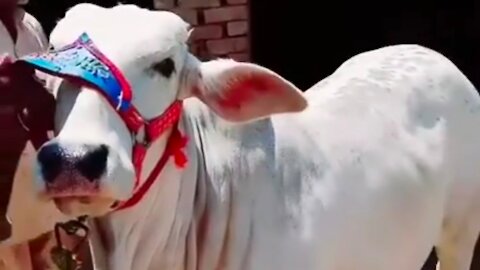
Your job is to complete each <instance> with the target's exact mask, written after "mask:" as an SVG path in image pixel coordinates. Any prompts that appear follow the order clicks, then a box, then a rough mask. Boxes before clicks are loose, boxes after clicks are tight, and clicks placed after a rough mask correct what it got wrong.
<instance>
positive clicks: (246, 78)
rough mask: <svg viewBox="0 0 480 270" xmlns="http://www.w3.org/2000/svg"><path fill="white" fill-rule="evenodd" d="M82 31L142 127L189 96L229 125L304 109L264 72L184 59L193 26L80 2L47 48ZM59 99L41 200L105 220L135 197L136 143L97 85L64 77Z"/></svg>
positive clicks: (42, 160) (42, 154)
mask: <svg viewBox="0 0 480 270" xmlns="http://www.w3.org/2000/svg"><path fill="white" fill-rule="evenodd" d="M83 33H87V34H88V37H89V38H90V39H91V40H92V41H93V43H94V44H95V47H96V48H98V50H99V51H101V52H102V53H103V54H104V55H105V56H106V57H107V58H108V59H109V60H110V61H111V62H112V63H113V64H114V65H115V66H116V67H117V68H118V69H119V70H120V72H121V73H122V74H123V76H124V77H125V78H126V80H127V81H128V82H129V84H130V86H131V89H132V92H133V99H132V105H133V106H135V107H136V109H137V110H138V111H139V113H140V114H141V116H142V117H143V118H144V119H152V118H155V117H157V116H159V115H162V113H164V111H165V110H166V108H168V107H169V106H170V105H171V104H172V103H173V102H174V101H175V100H182V99H185V98H189V97H193V98H198V99H200V100H201V101H202V102H204V103H205V104H206V105H207V106H208V107H210V108H211V109H212V110H213V111H214V112H215V113H216V114H218V115H219V116H220V117H222V118H224V119H226V120H229V121H233V122H244V121H251V120H254V119H259V118H263V117H266V116H269V115H271V114H274V113H284V112H297V111H301V110H303V109H304V108H305V107H306V100H305V99H304V98H303V96H302V95H301V92H300V91H299V90H298V89H297V88H296V87H295V86H294V85H292V84H291V83H289V82H288V81H286V80H285V79H283V78H281V77H280V76H279V75H277V74H275V73H274V72H272V71H270V70H268V69H266V68H263V67H260V66H258V65H254V64H248V63H239V62H235V61H231V60H215V61H209V62H200V61H199V60H198V59H197V58H195V57H194V56H193V55H191V54H190V53H189V52H188V48H187V43H186V42H187V39H188V37H189V34H190V27H189V25H188V24H187V23H185V22H184V21H183V20H182V19H181V18H180V17H178V16H177V15H175V14H173V13H170V12H166V11H149V10H146V9H140V8H138V7H136V6H133V5H120V6H116V7H114V8H110V9H106V8H101V7H98V6H95V5H91V4H80V5H77V6H75V7H73V8H72V9H70V10H69V11H68V12H67V13H66V15H65V17H64V18H63V19H62V20H60V21H59V22H58V24H57V26H56V27H55V29H54V30H53V32H52V34H51V43H52V45H53V46H54V48H55V49H59V48H62V47H64V46H66V45H68V44H71V43H72V42H74V41H75V40H77V39H78V38H79V36H81V35H82V34H83ZM56 97H57V108H56V117H55V129H56V137H55V139H53V140H51V141H50V142H48V143H46V144H45V145H44V146H43V147H42V149H41V150H40V151H39V154H38V164H37V167H38V175H39V177H38V180H37V185H38V187H39V189H40V194H43V196H47V198H49V199H53V200H54V201H55V202H56V204H57V206H58V207H59V209H60V210H61V211H62V212H64V213H65V214H69V215H84V214H88V215H102V214H104V213H106V212H108V211H110V210H111V206H112V204H114V203H115V202H116V201H123V200H126V199H128V198H129V197H130V196H132V194H133V192H134V183H135V179H136V178H135V170H134V166H133V165H132V147H133V143H134V138H132V134H131V132H130V130H129V129H128V128H127V126H126V123H125V121H123V119H122V118H121V117H120V116H119V114H118V112H117V111H115V108H114V106H111V104H109V103H108V101H107V99H106V97H105V96H104V95H102V94H101V93H100V92H99V91H97V90H93V88H91V86H87V85H85V84H79V83H78V82H75V80H69V79H63V81H62V83H61V84H60V87H59V88H58V91H57V93H56ZM168 133H169V132H166V133H165V134H164V135H162V136H168ZM142 181H143V180H142Z"/></svg>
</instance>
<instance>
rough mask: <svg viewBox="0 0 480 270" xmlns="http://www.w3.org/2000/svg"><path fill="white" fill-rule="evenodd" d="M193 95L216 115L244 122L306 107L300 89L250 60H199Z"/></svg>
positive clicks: (297, 110)
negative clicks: (246, 61)
mask: <svg viewBox="0 0 480 270" xmlns="http://www.w3.org/2000/svg"><path fill="white" fill-rule="evenodd" d="M197 69H198V71H199V73H200V76H199V77H198V79H197V83H195V84H194V89H193V93H192V94H193V95H194V96H196V97H198V98H199V99H200V100H202V101H203V102H204V103H205V104H206V105H207V106H209V107H210V108H211V109H212V110H213V111H214V112H215V113H217V114H218V115H219V116H220V117H222V118H224V119H226V120H228V121H232V122H247V121H252V120H256V119H260V118H264V117H268V116H270V115H272V114H278V113H291V112H300V111H302V110H304V109H305V108H306V107H307V101H306V99H305V98H304V97H303V95H302V92H301V91H300V90H299V89H298V88H297V87H295V86H294V85H293V84H292V83H290V82H288V81H287V80H285V79H284V78H282V77H281V76H280V75H278V74H276V73H275V72H273V71H271V70H269V69H267V68H264V67H261V66H259V65H256V64H252V63H243V62H236V61H234V60H226V59H219V60H212V61H209V62H203V63H199V64H198V66H197Z"/></svg>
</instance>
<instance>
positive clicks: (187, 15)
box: [172, 8, 198, 25]
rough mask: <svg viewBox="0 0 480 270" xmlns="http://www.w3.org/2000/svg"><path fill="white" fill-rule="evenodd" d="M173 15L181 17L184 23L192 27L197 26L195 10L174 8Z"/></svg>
mask: <svg viewBox="0 0 480 270" xmlns="http://www.w3.org/2000/svg"><path fill="white" fill-rule="evenodd" d="M172 12H173V13H175V14H177V15H178V16H180V17H182V18H183V19H184V20H185V21H187V22H188V23H190V24H192V25H197V24H198V14H197V10H195V9H190V8H176V9H173V10H172Z"/></svg>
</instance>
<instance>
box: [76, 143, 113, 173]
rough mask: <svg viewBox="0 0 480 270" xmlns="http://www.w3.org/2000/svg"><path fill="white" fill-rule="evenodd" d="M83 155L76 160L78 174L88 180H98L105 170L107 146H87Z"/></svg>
mask: <svg viewBox="0 0 480 270" xmlns="http://www.w3.org/2000/svg"><path fill="white" fill-rule="evenodd" d="M88 148H90V149H88V150H87V152H86V153H85V155H84V156H83V157H82V158H81V159H80V160H78V162H77V164H76V167H77V169H78V171H79V172H80V174H82V175H83V176H84V177H85V178H87V179H88V180H90V181H92V182H93V181H95V180H98V178H100V177H101V176H102V174H103V173H104V172H105V169H106V167H107V159H108V146H106V145H104V144H102V145H99V146H95V147H94V148H93V147H91V146H89V147H88Z"/></svg>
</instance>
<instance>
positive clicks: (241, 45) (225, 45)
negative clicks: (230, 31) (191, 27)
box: [207, 37, 248, 55]
mask: <svg viewBox="0 0 480 270" xmlns="http://www.w3.org/2000/svg"><path fill="white" fill-rule="evenodd" d="M207 49H208V52H209V53H211V54H216V55H219V54H226V53H231V52H241V51H245V50H247V49H248V39H247V38H246V37H240V38H226V39H218V40H208V41H207Z"/></svg>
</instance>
